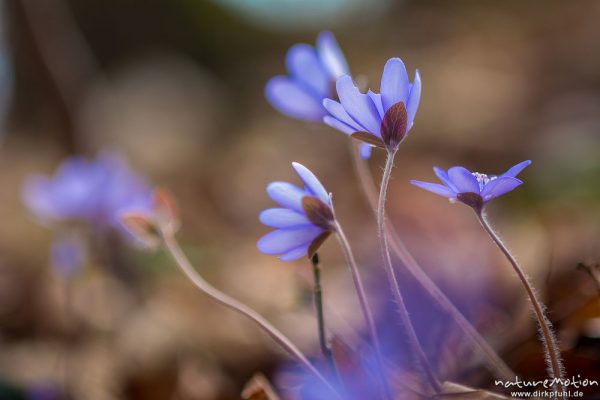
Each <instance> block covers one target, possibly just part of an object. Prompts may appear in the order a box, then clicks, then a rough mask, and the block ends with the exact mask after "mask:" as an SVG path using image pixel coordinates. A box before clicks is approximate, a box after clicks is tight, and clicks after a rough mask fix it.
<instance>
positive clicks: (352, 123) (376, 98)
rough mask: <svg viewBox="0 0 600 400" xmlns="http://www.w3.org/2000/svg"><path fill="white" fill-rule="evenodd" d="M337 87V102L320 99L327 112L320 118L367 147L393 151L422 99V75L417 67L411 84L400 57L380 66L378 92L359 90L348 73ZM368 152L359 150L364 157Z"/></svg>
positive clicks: (405, 131)
mask: <svg viewBox="0 0 600 400" xmlns="http://www.w3.org/2000/svg"><path fill="white" fill-rule="evenodd" d="M336 90H337V95H338V98H339V102H338V101H335V100H332V99H325V100H323V106H325V108H326V109H327V111H328V112H329V114H330V115H326V116H325V117H323V121H324V122H325V123H326V124H327V125H329V126H331V127H333V128H335V129H338V130H340V131H342V132H344V133H346V134H348V135H351V136H352V137H354V138H356V139H359V140H361V141H363V142H364V143H367V144H368V145H370V146H375V147H381V148H386V149H388V150H391V151H395V150H397V148H398V146H399V145H400V142H401V141H402V140H403V139H404V137H405V136H406V134H407V133H408V131H409V130H410V129H411V128H412V125H413V122H414V119H415V114H416V113H417V109H418V108H419V100H420V98H421V77H420V75H419V71H418V70H417V71H416V72H415V79H414V82H413V83H412V84H411V83H410V81H409V78H408V73H407V72H406V67H405V66H404V63H403V62H402V60H400V59H399V58H391V59H390V60H388V62H387V63H386V64H385V67H384V69H383V74H382V76H381V84H380V93H374V92H372V91H371V90H369V91H368V92H367V93H366V94H363V93H361V92H360V90H359V89H358V88H357V87H356V86H355V85H354V83H353V81H352V78H351V77H350V76H349V75H344V76H342V77H340V78H338V80H337V82H336ZM369 155H370V147H369V148H368V149H367V148H364V149H361V156H362V157H363V158H367V157H368V156H369Z"/></svg>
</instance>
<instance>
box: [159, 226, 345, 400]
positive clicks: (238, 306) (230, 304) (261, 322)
mask: <svg viewBox="0 0 600 400" xmlns="http://www.w3.org/2000/svg"><path fill="white" fill-rule="evenodd" d="M161 238H162V243H163V245H164V247H165V249H166V250H167V252H168V253H169V254H170V255H171V257H173V260H175V263H176V264H177V265H178V266H179V268H181V270H182V271H183V273H184V274H185V275H186V276H187V277H188V278H189V279H190V280H191V281H192V282H193V283H194V285H196V287H197V288H198V289H200V290H201V291H202V292H204V293H205V294H206V295H207V296H209V297H210V298H211V299H213V300H214V301H216V302H217V303H219V304H221V305H223V306H225V307H227V308H229V309H232V310H234V311H236V312H238V313H240V314H242V315H245V316H246V317H248V318H250V319H251V320H252V321H254V322H255V323H256V324H258V326H259V327H260V328H261V329H262V330H263V331H265V332H266V333H267V334H268V335H269V336H270V337H271V338H272V339H273V340H274V341H275V342H276V343H277V344H279V345H280V346H281V347H282V348H283V349H284V350H285V351H286V352H287V353H289V354H290V355H291V356H292V357H294V358H295V359H296V360H298V362H300V364H302V365H303V366H304V367H305V368H306V369H307V370H308V371H309V372H311V373H312V374H313V375H314V376H315V377H316V378H317V379H319V380H320V381H321V382H322V383H323V384H324V385H325V386H326V387H327V388H328V389H329V390H331V392H332V394H333V395H334V396H335V398H337V399H341V396H340V395H339V393H338V392H337V391H336V389H334V387H333V386H332V385H331V384H330V383H329V382H328V381H327V379H326V378H325V377H324V376H323V375H322V374H321V373H320V372H319V371H318V370H317V368H315V366H314V365H312V364H311V362H310V361H309V360H308V358H307V357H306V356H305V355H304V354H303V353H302V352H301V351H300V349H298V348H297V347H296V345H295V344H293V343H292V342H291V340H290V339H288V338H287V337H286V336H285V335H284V334H283V333H282V332H281V331H279V330H278V329H277V328H276V327H274V326H273V325H272V324H271V323H270V322H269V321H267V320H266V319H265V318H264V317H263V316H262V315H260V314H259V313H257V312H256V311H254V310H253V309H251V308H250V307H248V306H246V305H245V304H242V303H240V302H239V301H237V300H235V299H233V298H232V297H229V296H228V295H226V294H225V293H223V292H221V291H220V290H218V289H217V288H215V287H214V286H212V285H211V284H209V283H208V282H206V281H205V280H204V278H202V276H200V274H198V272H197V271H196V270H195V269H194V268H193V267H192V265H191V264H190V262H189V260H188V259H187V257H186V256H185V254H184V253H183V251H182V250H181V247H179V244H178V243H177V241H176V240H175V238H174V237H172V236H171V235H165V234H164V233H163V234H162V235H161Z"/></svg>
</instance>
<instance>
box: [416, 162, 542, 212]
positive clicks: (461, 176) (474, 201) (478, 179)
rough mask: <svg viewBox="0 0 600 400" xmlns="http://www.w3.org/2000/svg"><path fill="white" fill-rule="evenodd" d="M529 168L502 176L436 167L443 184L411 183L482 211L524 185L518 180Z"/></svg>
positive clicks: (522, 165)
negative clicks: (498, 198)
mask: <svg viewBox="0 0 600 400" xmlns="http://www.w3.org/2000/svg"><path fill="white" fill-rule="evenodd" d="M530 164H531V161H530V160H527V161H523V162H520V163H518V164H516V165H515V166H513V167H511V168H510V169H509V170H508V171H506V172H505V173H503V174H502V175H499V176H496V175H486V174H481V173H479V172H471V171H469V170H468V169H466V168H464V167H452V168H450V169H449V170H448V171H444V170H443V169H441V168H438V167H434V168H433V170H434V172H435V174H436V175H437V177H438V178H439V179H440V181H442V183H443V184H439V183H429V182H422V181H416V180H412V181H410V183H412V184H413V185H415V186H418V187H420V188H422V189H425V190H428V191H430V192H432V193H435V194H437V195H440V196H443V197H447V198H448V199H450V200H458V201H461V202H463V203H465V204H467V205H469V206H471V207H474V208H476V209H481V207H483V206H484V205H485V203H487V202H488V201H490V200H492V199H493V198H495V197H499V196H502V195H503V194H506V193H508V192H510V191H511V190H513V189H515V188H516V187H517V186H519V185H521V184H522V183H523V182H522V181H521V180H520V179H517V178H516V176H517V175H518V174H519V173H520V172H521V171H522V170H523V169H524V168H525V167H527V166H528V165H530Z"/></svg>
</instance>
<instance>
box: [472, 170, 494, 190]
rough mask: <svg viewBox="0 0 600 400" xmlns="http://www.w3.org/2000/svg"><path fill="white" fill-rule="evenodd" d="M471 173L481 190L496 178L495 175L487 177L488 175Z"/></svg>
mask: <svg viewBox="0 0 600 400" xmlns="http://www.w3.org/2000/svg"><path fill="white" fill-rule="evenodd" d="M471 173H472V174H473V176H474V177H475V179H477V182H478V183H479V187H481V188H482V189H483V187H484V186H485V185H487V184H488V183H490V182H491V181H493V180H494V179H496V178H498V177H497V176H496V175H492V176H488V175H486V174H482V173H480V172H471Z"/></svg>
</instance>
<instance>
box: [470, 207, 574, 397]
mask: <svg viewBox="0 0 600 400" xmlns="http://www.w3.org/2000/svg"><path fill="white" fill-rule="evenodd" d="M475 214H476V215H477V218H478V219H479V222H480V223H481V226H482V227H483V229H484V230H485V231H486V232H487V234H488V235H489V236H490V238H491V239H492V240H493V241H494V243H495V244H496V245H497V246H498V248H499V249H500V251H502V253H503V254H504V255H505V256H506V258H507V259H508V262H509V263H510V264H511V265H512V267H513V269H514V271H515V272H516V274H517V276H518V277H519V280H520V281H521V283H522V284H523V287H524V288H525V291H526V292H527V296H529V300H530V301H531V305H532V306H533V311H534V313H535V316H536V318H537V321H538V325H539V328H540V333H541V335H542V344H543V346H544V353H545V354H546V360H547V363H548V373H549V374H550V377H551V378H552V379H562V378H563V376H564V368H563V365H562V361H561V357H560V350H559V348H558V343H557V341H556V337H555V336H554V333H553V330H552V324H551V323H550V320H549V319H548V317H547V316H546V314H545V313H544V306H543V305H542V302H541V301H540V300H539V299H538V297H537V295H536V293H535V290H534V289H533V286H532V285H531V283H530V282H529V279H528V278H527V275H526V274H525V272H524V271H523V269H522V268H521V266H520V265H519V264H518V263H517V260H516V259H515V257H514V256H513V255H512V254H511V252H510V250H508V247H506V245H505V244H504V242H502V240H501V239H500V237H499V236H498V235H497V234H496V232H494V229H493V228H492V227H491V225H490V223H489V222H488V221H487V218H486V216H485V213H483V212H482V211H477V210H475ZM556 388H557V390H559V391H562V385H561V384H560V383H557V384H556Z"/></svg>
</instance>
